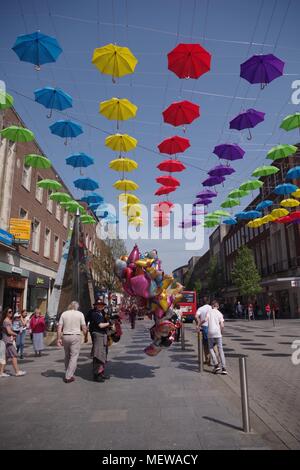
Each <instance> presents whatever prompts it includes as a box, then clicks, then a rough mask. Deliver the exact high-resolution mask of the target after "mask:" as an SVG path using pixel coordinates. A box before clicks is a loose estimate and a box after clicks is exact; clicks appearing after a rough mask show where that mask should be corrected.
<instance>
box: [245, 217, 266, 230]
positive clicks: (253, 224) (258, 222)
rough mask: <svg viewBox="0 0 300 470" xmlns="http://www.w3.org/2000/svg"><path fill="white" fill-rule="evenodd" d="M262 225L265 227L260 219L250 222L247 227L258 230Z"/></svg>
mask: <svg viewBox="0 0 300 470" xmlns="http://www.w3.org/2000/svg"><path fill="white" fill-rule="evenodd" d="M261 225H263V222H262V220H261V219H260V218H258V219H254V220H251V221H250V222H248V223H247V227H249V228H258V227H260V226H261Z"/></svg>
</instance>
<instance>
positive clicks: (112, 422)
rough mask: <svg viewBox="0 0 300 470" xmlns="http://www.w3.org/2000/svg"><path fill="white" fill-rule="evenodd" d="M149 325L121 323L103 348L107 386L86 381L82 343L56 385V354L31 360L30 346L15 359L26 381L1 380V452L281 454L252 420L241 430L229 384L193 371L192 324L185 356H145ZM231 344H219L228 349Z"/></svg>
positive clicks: (59, 370)
mask: <svg viewBox="0 0 300 470" xmlns="http://www.w3.org/2000/svg"><path fill="white" fill-rule="evenodd" d="M150 325H151V322H150V321H148V320H145V321H139V322H138V323H137V328H136V329H135V330H134V331H132V330H130V329H128V324H125V325H124V335H123V337H122V340H121V342H120V343H118V344H114V345H113V346H112V347H111V349H110V353H109V357H110V362H109V371H110V373H111V379H110V381H108V382H106V383H95V382H93V381H92V380H91V366H90V359H89V351H90V346H89V345H83V347H82V350H81V354H80V360H79V367H78V370H77V373H76V381H75V382H74V383H72V384H65V383H64V382H63V380H62V378H63V351H62V350H59V349H58V348H56V347H48V348H47V349H46V351H45V353H44V356H43V357H42V358H34V357H33V352H32V347H31V346H30V345H29V346H28V348H27V350H26V353H27V354H26V358H25V359H24V361H22V362H23V364H24V365H23V367H24V368H26V370H27V372H28V375H27V376H26V377H23V378H14V377H9V378H7V379H1V382H0V401H1V424H0V447H1V449H104V450H105V449H147V450H148V449H157V450H158V449H174V450H175V449H274V448H279V449H280V448H286V446H285V445H284V444H283V443H282V442H281V441H280V439H278V438H277V437H276V436H275V435H274V434H273V433H272V431H271V429H270V428H269V427H267V426H266V425H265V424H264V423H263V422H262V421H261V420H260V419H258V418H257V417H256V416H255V415H254V416H253V417H252V425H253V428H254V432H252V433H251V434H249V435H245V434H244V433H243V432H242V431H241V411H240V399H239V395H238V394H237V393H236V392H235V391H234V390H233V389H232V388H231V387H229V386H228V384H227V381H230V380H232V379H231V378H230V377H221V376H218V377H217V376H214V375H212V374H211V373H208V372H206V373H203V374H202V375H200V374H198V373H197V371H196V370H197V360H196V352H195V349H194V348H193V346H192V342H193V340H194V337H193V335H192V330H191V326H188V327H187V330H188V329H190V331H187V336H188V337H189V336H190V340H189V339H187V347H186V350H185V351H181V347H180V344H175V345H173V346H172V347H171V348H170V349H168V350H164V351H162V352H161V353H160V354H159V355H158V356H157V357H154V358H150V357H147V356H146V355H145V354H144V353H143V348H144V347H145V345H147V344H149V333H148V328H149V327H150ZM228 326H229V325H228ZM246 326H247V328H249V326H248V324H247V325H246V324H245V327H246ZM251 327H254V325H251ZM230 328H231V331H233V328H236V326H234V325H232V326H231V325H230ZM228 330H229V327H228ZM232 334H233V333H232ZM244 334H245V333H244V332H243V336H244ZM233 339H234V338H232V339H230V340H229V338H228V339H227V340H226V341H227V344H228V347H230V349H233V348H232V347H231V343H232V342H233ZM229 341H230V343H229ZM235 347H237V345H236V346H235ZM229 368H230V369H231V368H232V365H231V363H230V367H229ZM277 373H279V371H278V370H277Z"/></svg>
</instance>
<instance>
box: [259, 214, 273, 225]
mask: <svg viewBox="0 0 300 470" xmlns="http://www.w3.org/2000/svg"><path fill="white" fill-rule="evenodd" d="M274 220H276V217H274V216H273V215H271V214H267V215H264V216H263V217H262V218H261V221H262V223H263V224H268V223H269V222H274Z"/></svg>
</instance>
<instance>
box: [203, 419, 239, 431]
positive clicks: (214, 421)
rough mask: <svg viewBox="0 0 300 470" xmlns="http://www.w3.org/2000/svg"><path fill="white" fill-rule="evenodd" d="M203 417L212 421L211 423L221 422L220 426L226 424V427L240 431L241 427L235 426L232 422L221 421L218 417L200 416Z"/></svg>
mask: <svg viewBox="0 0 300 470" xmlns="http://www.w3.org/2000/svg"><path fill="white" fill-rule="evenodd" d="M202 418H203V419H206V420H208V421H212V422H213V423H217V424H222V426H227V427H228V428H232V429H236V430H237V431H242V430H243V429H242V428H241V427H239V426H235V425H234V424H229V423H226V422H225V421H221V420H220V419H216V418H211V417H210V416H202Z"/></svg>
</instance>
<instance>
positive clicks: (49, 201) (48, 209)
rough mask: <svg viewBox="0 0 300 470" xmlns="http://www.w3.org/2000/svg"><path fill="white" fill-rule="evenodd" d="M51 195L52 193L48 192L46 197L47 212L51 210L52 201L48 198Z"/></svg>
mask: <svg viewBox="0 0 300 470" xmlns="http://www.w3.org/2000/svg"><path fill="white" fill-rule="evenodd" d="M51 194H52V191H48V197H47V211H49V212H51V214H52V210H53V201H52V199H50V196H51Z"/></svg>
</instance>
